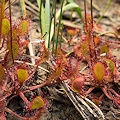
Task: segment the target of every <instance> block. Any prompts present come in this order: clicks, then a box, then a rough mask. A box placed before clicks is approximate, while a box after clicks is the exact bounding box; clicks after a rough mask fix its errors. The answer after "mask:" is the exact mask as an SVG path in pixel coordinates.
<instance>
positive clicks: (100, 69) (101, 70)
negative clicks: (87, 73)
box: [93, 62, 105, 83]
mask: <svg viewBox="0 0 120 120" xmlns="http://www.w3.org/2000/svg"><path fill="white" fill-rule="evenodd" d="M93 73H94V76H95V79H96V80H97V81H98V82H99V83H100V82H101V81H102V80H103V77H104V75H105V67H104V65H103V64H102V63H101V62H97V63H96V64H95V65H94V67H93Z"/></svg>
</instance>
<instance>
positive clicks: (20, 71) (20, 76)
mask: <svg viewBox="0 0 120 120" xmlns="http://www.w3.org/2000/svg"><path fill="white" fill-rule="evenodd" d="M17 77H18V81H19V82H20V83H23V82H24V81H25V80H26V78H27V77H28V71H27V70H25V69H18V70H17Z"/></svg>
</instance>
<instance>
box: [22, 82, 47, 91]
mask: <svg viewBox="0 0 120 120" xmlns="http://www.w3.org/2000/svg"><path fill="white" fill-rule="evenodd" d="M45 85H47V82H44V83H42V84H40V85H36V86H32V87H29V88H28V89H29V90H25V91H23V93H26V92H29V91H31V90H35V89H37V88H41V87H43V86H45Z"/></svg>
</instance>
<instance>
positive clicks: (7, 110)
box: [5, 107, 27, 120]
mask: <svg viewBox="0 0 120 120" xmlns="http://www.w3.org/2000/svg"><path fill="white" fill-rule="evenodd" d="M5 111H6V112H8V113H10V114H13V115H15V116H17V117H18V118H20V119H21V120H27V118H25V117H22V116H20V115H18V114H17V113H15V112H13V111H12V110H10V109H9V108H7V107H5Z"/></svg>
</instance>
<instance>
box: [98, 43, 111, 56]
mask: <svg viewBox="0 0 120 120" xmlns="http://www.w3.org/2000/svg"><path fill="white" fill-rule="evenodd" d="M108 52H109V47H108V45H107V44H105V45H103V46H102V47H101V49H100V54H103V53H105V54H107V53H108Z"/></svg>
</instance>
